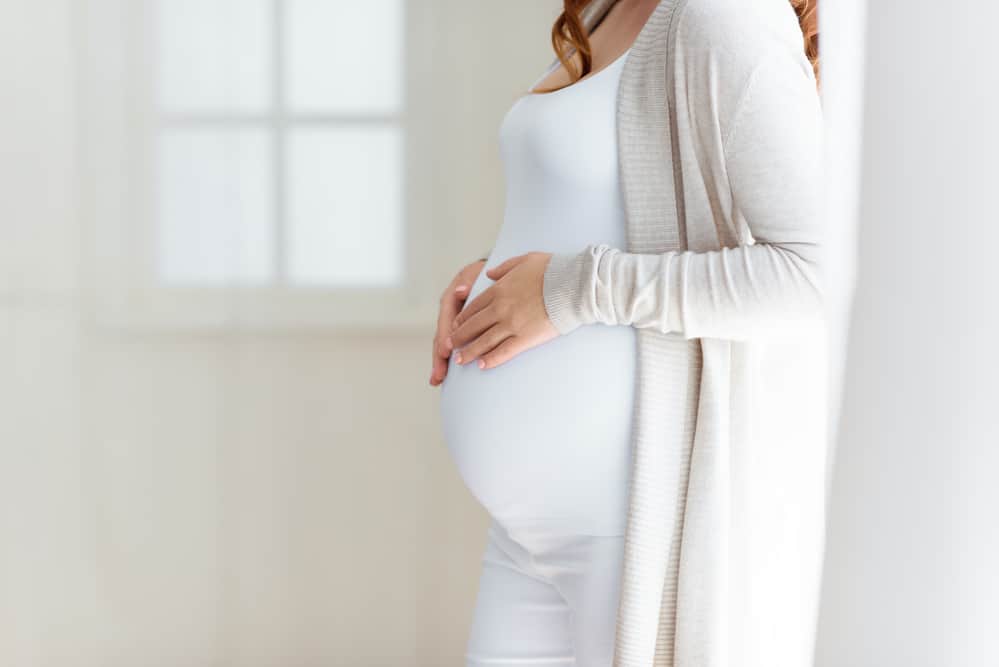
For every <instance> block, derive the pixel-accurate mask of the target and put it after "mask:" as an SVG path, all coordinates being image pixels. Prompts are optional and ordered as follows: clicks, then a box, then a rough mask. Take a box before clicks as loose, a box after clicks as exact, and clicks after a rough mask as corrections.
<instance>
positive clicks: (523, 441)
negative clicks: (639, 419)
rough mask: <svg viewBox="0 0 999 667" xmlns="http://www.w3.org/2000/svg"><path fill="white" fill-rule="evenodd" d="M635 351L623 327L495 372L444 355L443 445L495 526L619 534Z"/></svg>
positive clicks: (564, 339) (527, 355) (586, 335)
mask: <svg viewBox="0 0 999 667" xmlns="http://www.w3.org/2000/svg"><path fill="white" fill-rule="evenodd" d="M635 343H636V336H635V331H634V329H632V328H631V327H612V326H605V325H590V326H584V327H580V328H578V329H576V330H575V331H573V332H571V333H570V334H568V335H565V336H559V337H557V338H555V339H553V340H551V341H549V342H547V343H545V344H543V345H540V346H538V347H535V348H533V349H531V350H528V351H526V352H524V353H522V354H520V355H519V356H517V357H515V358H514V359H512V360H510V361H508V362H506V363H505V364H502V365H500V366H498V367H496V368H491V369H487V370H481V369H479V368H478V367H477V366H476V365H475V364H474V363H472V364H468V365H465V366H462V365H459V364H456V363H454V361H453V356H452V361H451V362H450V366H449V368H448V373H447V377H446V379H445V380H444V384H443V385H442V387H441V411H442V413H441V416H442V421H443V429H444V438H445V440H446V443H447V447H448V449H449V451H450V454H451V456H452V458H453V460H454V462H455V464H456V466H457V468H458V470H459V472H460V474H461V476H462V478H463V479H464V481H465V484H466V485H467V486H468V488H469V490H470V491H471V493H472V494H473V495H474V496H475V497H476V498H477V499H478V500H479V502H481V503H482V505H483V506H484V507H485V508H486V509H487V510H488V511H489V513H490V514H491V515H492V516H493V517H495V518H496V519H497V520H499V521H501V522H503V523H505V524H506V525H508V526H509V525H516V524H518V523H520V524H523V523H533V522H555V523H556V524H557V525H559V526H563V527H565V529H567V530H574V531H578V532H579V533H580V534H594V535H621V534H623V533H624V526H625V522H626V513H627V499H628V479H629V473H630V460H631V456H630V452H631V447H630V440H631V437H630V436H631V420H632V403H633V394H634V379H635V365H636V358H635V355H636V348H635Z"/></svg>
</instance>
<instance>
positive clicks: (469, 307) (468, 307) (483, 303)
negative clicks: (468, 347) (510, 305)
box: [452, 285, 496, 336]
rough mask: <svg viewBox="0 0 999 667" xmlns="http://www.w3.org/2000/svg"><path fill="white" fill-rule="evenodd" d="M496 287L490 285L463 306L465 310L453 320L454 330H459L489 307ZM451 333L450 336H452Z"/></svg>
mask: <svg viewBox="0 0 999 667" xmlns="http://www.w3.org/2000/svg"><path fill="white" fill-rule="evenodd" d="M495 288H496V286H495V285H492V286H490V287H488V288H486V289H485V290H483V291H482V293H481V294H479V295H478V296H477V297H475V298H474V299H472V300H471V301H469V302H468V303H467V304H465V308H464V309H463V310H462V311H461V312H460V313H458V314H457V315H456V316H455V318H454V327H453V329H454V330H457V329H459V328H461V326H462V325H463V324H464V323H465V322H467V321H468V320H470V319H471V318H472V317H474V316H475V315H477V314H478V313H479V312H480V311H481V310H483V309H484V308H487V307H489V304H491V303H492V302H493V297H494V296H495V295H496V289H495ZM453 335H454V334H453V331H452V336H453Z"/></svg>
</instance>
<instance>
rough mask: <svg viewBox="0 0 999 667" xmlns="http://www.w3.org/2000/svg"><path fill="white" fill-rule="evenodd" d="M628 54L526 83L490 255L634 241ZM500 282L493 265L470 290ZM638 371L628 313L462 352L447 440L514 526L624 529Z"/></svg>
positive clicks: (505, 140) (602, 532)
mask: <svg viewBox="0 0 999 667" xmlns="http://www.w3.org/2000/svg"><path fill="white" fill-rule="evenodd" d="M629 51H630V50H629ZM627 55H628V52H625V53H624V54H622V55H621V56H620V57H619V58H617V59H616V60H615V61H614V62H613V63H612V64H610V65H608V66H606V67H604V68H602V69H601V70H599V71H598V72H596V73H595V74H594V75H592V76H590V77H587V78H585V79H583V80H581V81H578V82H576V83H575V84H573V85H571V86H569V87H567V88H563V89H560V90H557V91H555V92H552V93H544V94H528V95H525V96H523V97H521V98H519V99H518V100H517V101H516V102H515V103H514V104H513V106H512V108H511V109H510V110H509V111H508V113H507V114H506V116H505V118H504V119H503V122H502V125H501V127H500V132H499V147H500V152H501V157H502V161H503V166H504V173H505V177H506V208H505V213H504V218H503V224H502V227H501V228H500V231H499V235H498V237H497V239H496V244H495V246H494V247H493V250H492V253H491V254H490V256H489V259H488V262H487V264H486V267H487V268H488V267H492V266H495V265H497V264H499V263H501V262H502V261H504V260H506V259H507V258H509V257H512V256H515V255H519V254H523V253H526V252H529V251H543V252H578V251H580V250H582V249H583V248H584V247H585V246H586V245H587V244H590V243H607V244H609V245H611V246H613V247H618V248H624V247H626V246H627V243H626V239H625V224H624V209H623V201H622V195H621V185H620V178H619V173H618V161H617V153H618V151H617V132H616V116H617V114H616V99H617V94H616V92H617V86H618V83H619V81H620V74H621V69H622V68H623V66H624V62H625V59H626V57H627ZM549 71H550V70H549ZM546 75H547V73H546V74H545V75H543V76H542V77H541V79H539V81H540V80H543V79H544V77H545V76H546ZM492 283H493V281H492V280H491V279H489V278H488V277H487V276H486V272H485V270H483V271H482V273H481V274H480V275H479V277H478V279H477V280H476V281H475V283H474V284H473V285H472V289H471V292H470V294H469V298H468V300H467V301H466V303H470V302H471V301H472V300H473V299H474V298H475V297H476V296H477V295H478V294H480V293H481V292H482V291H483V290H484V289H486V288H487V287H488V286H489V285H491V284H492ZM635 372H636V332H635V329H633V328H632V327H628V326H607V325H602V324H601V325H594V326H585V327H580V328H579V329H577V330H575V331H573V332H572V333H570V334H568V335H564V336H560V337H558V338H555V339H554V340H552V341H550V342H548V343H545V344H544V345H540V346H538V347H535V348H533V349H531V350H528V351H527V352H524V353H522V354H520V355H519V356H517V357H516V358H514V359H513V360H511V361H508V362H506V363H505V364H502V365H500V366H498V367H496V368H492V369H486V370H482V369H479V368H478V366H477V365H476V364H474V363H471V364H467V365H464V366H463V365H459V364H457V363H454V361H453V355H452V361H451V363H450V367H449V368H448V373H447V377H446V378H445V380H444V383H443V385H442V388H441V410H442V419H443V429H444V437H445V441H446V443H447V446H448V449H449V451H450V454H451V456H452V457H453V459H454V462H455V464H456V465H457V467H458V470H459V471H460V474H461V476H462V478H463V479H464V481H465V483H466V484H467V486H468V488H469V490H470V491H471V492H472V494H473V495H474V496H475V497H476V498H477V499H478V500H479V501H480V502H481V503H482V504H483V506H484V507H485V508H486V509H487V510H488V511H489V513H490V514H491V515H492V516H493V518H494V519H495V520H496V521H497V522H499V523H500V524H501V525H503V526H504V527H505V528H506V529H509V530H511V531H514V532H516V531H518V529H521V528H523V529H533V528H541V529H544V530H549V531H556V532H562V533H564V534H567V535H571V534H576V535H598V536H614V535H623V534H624V528H625V524H626V518H627V517H626V512H627V500H628V479H629V473H630V461H631V457H630V444H629V443H630V441H631V437H630V436H631V424H632V417H633V415H632V408H633V397H634V385H635Z"/></svg>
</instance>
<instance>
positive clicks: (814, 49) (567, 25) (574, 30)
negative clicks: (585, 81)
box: [538, 0, 819, 92]
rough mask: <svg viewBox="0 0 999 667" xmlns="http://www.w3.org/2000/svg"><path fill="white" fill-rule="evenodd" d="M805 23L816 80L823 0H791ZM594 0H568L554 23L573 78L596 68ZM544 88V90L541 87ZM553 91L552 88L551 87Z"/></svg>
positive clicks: (561, 54)
mask: <svg viewBox="0 0 999 667" xmlns="http://www.w3.org/2000/svg"><path fill="white" fill-rule="evenodd" d="M789 1H790V3H791V7H792V8H793V9H794V13H795V14H796V15H797V17H798V25H799V26H801V35H802V41H803V44H804V49H805V55H806V56H807V57H808V61H809V62H810V63H812V69H813V70H814V71H815V81H816V83H818V81H819V2H818V0H789ZM589 3H590V0H564V2H563V5H564V6H563V10H562V13H561V14H560V15H559V17H558V18H557V19H556V20H555V25H553V26H552V47H553V48H554V49H555V55H557V56H558V59H559V60H560V61H561V62H562V66H563V67H565V71H566V72H568V73H569V80H570V81H573V82H575V81H578V80H579V79H582V78H583V77H584V76H586V75H587V74H589V73H590V72H591V71H592V69H593V49H592V47H591V46H590V38H589V35H587V34H586V29H585V28H584V27H583V19H582V13H583V9H584V8H585V7H586V5H588V4H589ZM573 49H575V50H576V52H577V53H579V59H580V66H579V67H577V66H576V63H575V62H574V61H573V60H572V59H571V52H572V50H573ZM538 92H542V91H538ZM548 92H550V91H548Z"/></svg>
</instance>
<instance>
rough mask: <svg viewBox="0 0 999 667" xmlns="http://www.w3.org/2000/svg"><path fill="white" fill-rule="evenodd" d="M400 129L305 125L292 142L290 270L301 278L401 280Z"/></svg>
mask: <svg viewBox="0 0 999 667" xmlns="http://www.w3.org/2000/svg"><path fill="white" fill-rule="evenodd" d="M402 154H403V149H402V133H401V130H400V129H399V128H398V127H392V126H388V127H352V128H335V129H324V128H304V129H298V130H295V131H293V132H292V135H291V140H290V143H289V147H288V179H289V180H288V209H289V210H288V221H289V229H288V236H289V238H288V251H289V258H288V271H289V278H290V280H291V281H292V282H294V283H297V284H319V285H350V286H363V285H391V284H398V283H399V282H400V281H401V279H402V269H403V266H402V263H403V253H402V210H403V202H402V190H403V186H402Z"/></svg>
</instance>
